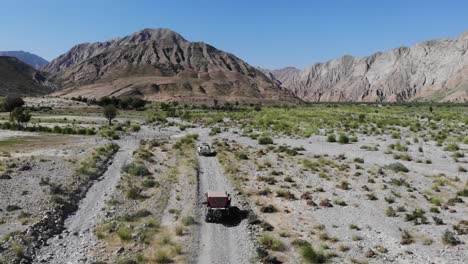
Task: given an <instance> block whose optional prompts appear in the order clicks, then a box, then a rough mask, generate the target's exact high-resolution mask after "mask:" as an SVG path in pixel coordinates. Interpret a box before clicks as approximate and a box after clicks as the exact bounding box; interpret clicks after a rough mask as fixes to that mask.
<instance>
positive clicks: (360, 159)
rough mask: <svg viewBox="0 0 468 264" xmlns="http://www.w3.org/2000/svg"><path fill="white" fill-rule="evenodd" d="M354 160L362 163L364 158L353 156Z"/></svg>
mask: <svg viewBox="0 0 468 264" xmlns="http://www.w3.org/2000/svg"><path fill="white" fill-rule="evenodd" d="M354 162H356V163H364V159H363V158H355V159H354Z"/></svg>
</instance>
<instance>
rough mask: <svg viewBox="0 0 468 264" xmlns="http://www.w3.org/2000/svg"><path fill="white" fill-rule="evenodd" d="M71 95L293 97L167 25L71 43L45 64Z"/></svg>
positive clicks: (194, 99)
mask: <svg viewBox="0 0 468 264" xmlns="http://www.w3.org/2000/svg"><path fill="white" fill-rule="evenodd" d="M44 70H45V71H48V72H49V73H50V74H51V75H52V80H54V81H55V82H56V83H57V84H59V85H60V86H61V87H62V88H63V89H62V90H60V91H59V92H57V93H55V95H60V96H66V97H72V96H79V95H81V96H85V97H101V96H105V95H110V96H130V95H132V96H141V97H144V98H146V99H148V100H157V101H182V102H200V103H201V102H203V103H205V102H207V103H212V102H214V100H215V99H216V100H218V101H220V102H223V101H230V102H234V101H240V102H259V101H262V102H288V101H297V100H296V98H295V97H293V96H292V95H291V93H290V92H289V91H288V90H285V89H283V88H282V87H281V86H280V85H278V84H277V83H276V82H274V81H272V80H271V79H270V78H268V77H267V76H265V75H264V74H263V73H262V72H261V71H259V70H258V69H256V68H254V67H252V66H250V65H249V64H247V63H245V62H244V61H242V60H241V59H239V58H237V57H236V56H234V55H232V54H230V53H226V52H223V51H221V50H218V49H216V48H214V47H212V46H210V45H208V44H206V43H203V42H190V41H187V40H186V39H185V38H184V37H182V36H181V35H179V34H178V33H176V32H174V31H171V30H169V29H144V30H142V31H139V32H136V33H134V34H131V35H129V36H126V37H123V38H116V39H112V40H108V41H104V42H95V43H85V44H80V45H77V46H75V47H73V48H72V49H71V50H70V51H68V52H67V53H65V54H63V55H61V56H59V57H58V58H56V59H54V60H53V61H51V62H50V63H49V64H48V65H46V66H45V67H44Z"/></svg>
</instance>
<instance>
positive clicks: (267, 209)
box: [260, 204, 278, 213]
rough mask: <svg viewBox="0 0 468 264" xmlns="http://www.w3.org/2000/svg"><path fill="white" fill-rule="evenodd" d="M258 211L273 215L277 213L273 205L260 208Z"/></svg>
mask: <svg viewBox="0 0 468 264" xmlns="http://www.w3.org/2000/svg"><path fill="white" fill-rule="evenodd" d="M260 211H261V212H262V213H275V212H278V209H276V207H275V206H274V205H271V204H269V205H266V206H263V207H262V208H260Z"/></svg>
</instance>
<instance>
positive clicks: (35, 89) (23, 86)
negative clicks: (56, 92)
mask: <svg viewBox="0 0 468 264" xmlns="http://www.w3.org/2000/svg"><path fill="white" fill-rule="evenodd" d="M52 90H53V85H51V84H50V83H49V82H47V81H46V77H45V75H44V74H43V73H41V72H40V71H38V70H36V69H34V68H33V67H31V66H29V65H28V64H26V63H24V62H22V61H20V60H19V59H16V58H14V57H5V56H0V96H6V95H19V96H33V95H45V94H48V93H50V92H52Z"/></svg>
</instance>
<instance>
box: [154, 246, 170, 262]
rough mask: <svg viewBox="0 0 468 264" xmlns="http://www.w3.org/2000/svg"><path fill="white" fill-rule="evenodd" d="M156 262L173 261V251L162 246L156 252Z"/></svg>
mask: <svg viewBox="0 0 468 264" xmlns="http://www.w3.org/2000/svg"><path fill="white" fill-rule="evenodd" d="M154 260H155V261H156V263H172V257H171V251H170V249H169V248H167V247H160V248H158V249H157V250H156V252H155V253H154Z"/></svg>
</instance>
